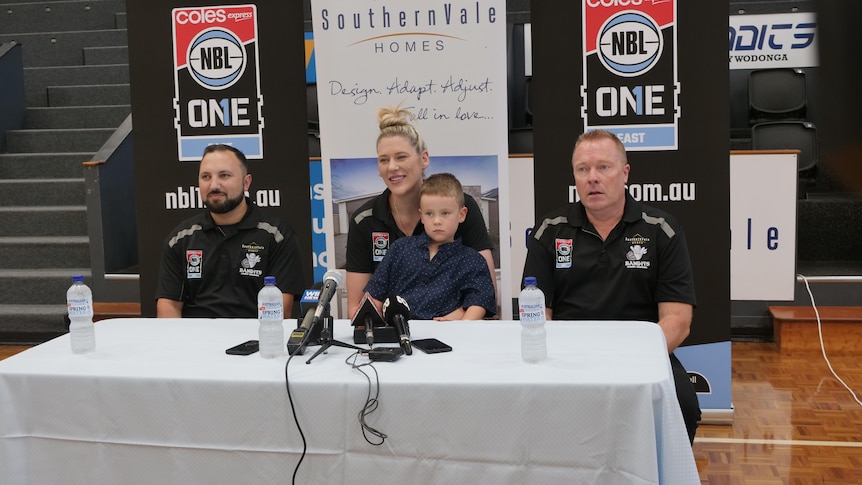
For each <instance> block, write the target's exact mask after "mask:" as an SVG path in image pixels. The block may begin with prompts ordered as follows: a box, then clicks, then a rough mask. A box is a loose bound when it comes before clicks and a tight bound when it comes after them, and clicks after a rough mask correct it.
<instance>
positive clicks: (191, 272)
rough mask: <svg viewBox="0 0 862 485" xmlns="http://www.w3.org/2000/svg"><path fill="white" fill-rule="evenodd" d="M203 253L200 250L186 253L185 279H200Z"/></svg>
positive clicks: (190, 250) (191, 250)
mask: <svg viewBox="0 0 862 485" xmlns="http://www.w3.org/2000/svg"><path fill="white" fill-rule="evenodd" d="M203 259H204V253H203V251H202V250H200V249H189V250H187V251H186V277H187V278H189V279H200V277H201V273H202V270H201V269H202V267H203Z"/></svg>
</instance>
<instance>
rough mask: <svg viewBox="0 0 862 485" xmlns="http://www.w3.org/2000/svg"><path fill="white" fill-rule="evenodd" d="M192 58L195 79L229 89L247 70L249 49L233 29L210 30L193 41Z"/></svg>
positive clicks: (207, 85)
mask: <svg viewBox="0 0 862 485" xmlns="http://www.w3.org/2000/svg"><path fill="white" fill-rule="evenodd" d="M188 61H189V72H191V74H192V78H193V79H194V80H195V81H197V82H198V84H200V85H201V86H202V87H204V88H206V89H213V90H218V89H226V88H229V87H231V86H233V85H234V84H235V83H236V82H237V80H238V79H239V78H240V77H242V73H243V71H245V64H246V58H245V49H244V48H243V46H242V42H240V40H239V39H238V38H237V37H236V36H235V35H234V34H233V33H232V32H230V31H227V30H222V29H213V30H207V31H204V32H201V33H200V34H199V35H198V36H197V37H196V38H195V39H194V40H193V41H192V43H191V44H189V53H188Z"/></svg>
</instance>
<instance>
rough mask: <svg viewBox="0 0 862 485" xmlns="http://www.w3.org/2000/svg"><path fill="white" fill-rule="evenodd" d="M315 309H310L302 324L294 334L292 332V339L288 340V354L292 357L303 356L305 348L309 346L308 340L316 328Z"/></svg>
mask: <svg viewBox="0 0 862 485" xmlns="http://www.w3.org/2000/svg"><path fill="white" fill-rule="evenodd" d="M315 309H316V308H315V307H311V308H309V309H308V310H307V311H306V312H305V316H304V317H302V324H301V325H299V326H298V327H296V329H295V330H294V331H293V332H290V337H288V339H287V353H288V354H290V355H294V354H296V355H302V354H303V353H304V352H305V347H306V346H307V345H308V338H306V337H310V336H311V335H310V334H311V330H312V328H313V326H314V312H315Z"/></svg>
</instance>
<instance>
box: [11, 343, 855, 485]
mask: <svg viewBox="0 0 862 485" xmlns="http://www.w3.org/2000/svg"><path fill="white" fill-rule="evenodd" d="M26 348H27V347H15V346H0V359H2V358H6V357H8V356H10V355H13V354H15V353H17V352H20V351H22V350H24V349H26ZM732 349H733V350H732V352H733V354H732V355H733V357H732V365H731V367H732V383H733V405H734V418H733V424H732V425H726V426H716V425H711V426H708V425H703V426H701V427H700V428H699V429H698V433H697V438H696V439H695V443H694V456H695V460H696V461H697V468H698V470H699V472H700V479H701V483H702V484H708V485H725V484H728V485H734V484H745V485H766V484H770V485H771V484H788V485H838V484H842V485H844V484H848V485H849V484H862V405H860V404H859V403H857V402H856V401H855V400H854V398H853V396H852V395H851V394H850V392H848V391H847V390H846V389H844V388H843V387H842V386H841V384H840V383H839V382H838V381H837V380H836V379H835V378H834V377H832V375H831V373H830V371H829V368H828V366H827V364H826V362H825V361H824V359H823V356H822V354H820V353H795V354H794V353H783V354H782V353H779V352H778V350H777V348H776V346H775V344H771V343H746V342H734V343H733V344H732ZM829 360H830V361H831V363H832V367H833V369H835V371H836V373H838V376H839V377H840V378H841V379H843V380H844V382H846V383H847V385H848V386H850V388H851V389H853V391H854V392H855V393H856V394H857V395H858V396H860V398H862V359H860V357H859V356H854V355H841V356H839V355H835V356H829ZM670 485H675V484H670Z"/></svg>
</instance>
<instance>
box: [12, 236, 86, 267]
mask: <svg viewBox="0 0 862 485" xmlns="http://www.w3.org/2000/svg"><path fill="white" fill-rule="evenodd" d="M0 253H3V254H5V255H7V256H6V257H3V258H0V269H24V268H29V269H49V268H89V267H90V239H89V238H88V237H86V236H65V237H53V236H46V237H0Z"/></svg>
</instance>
